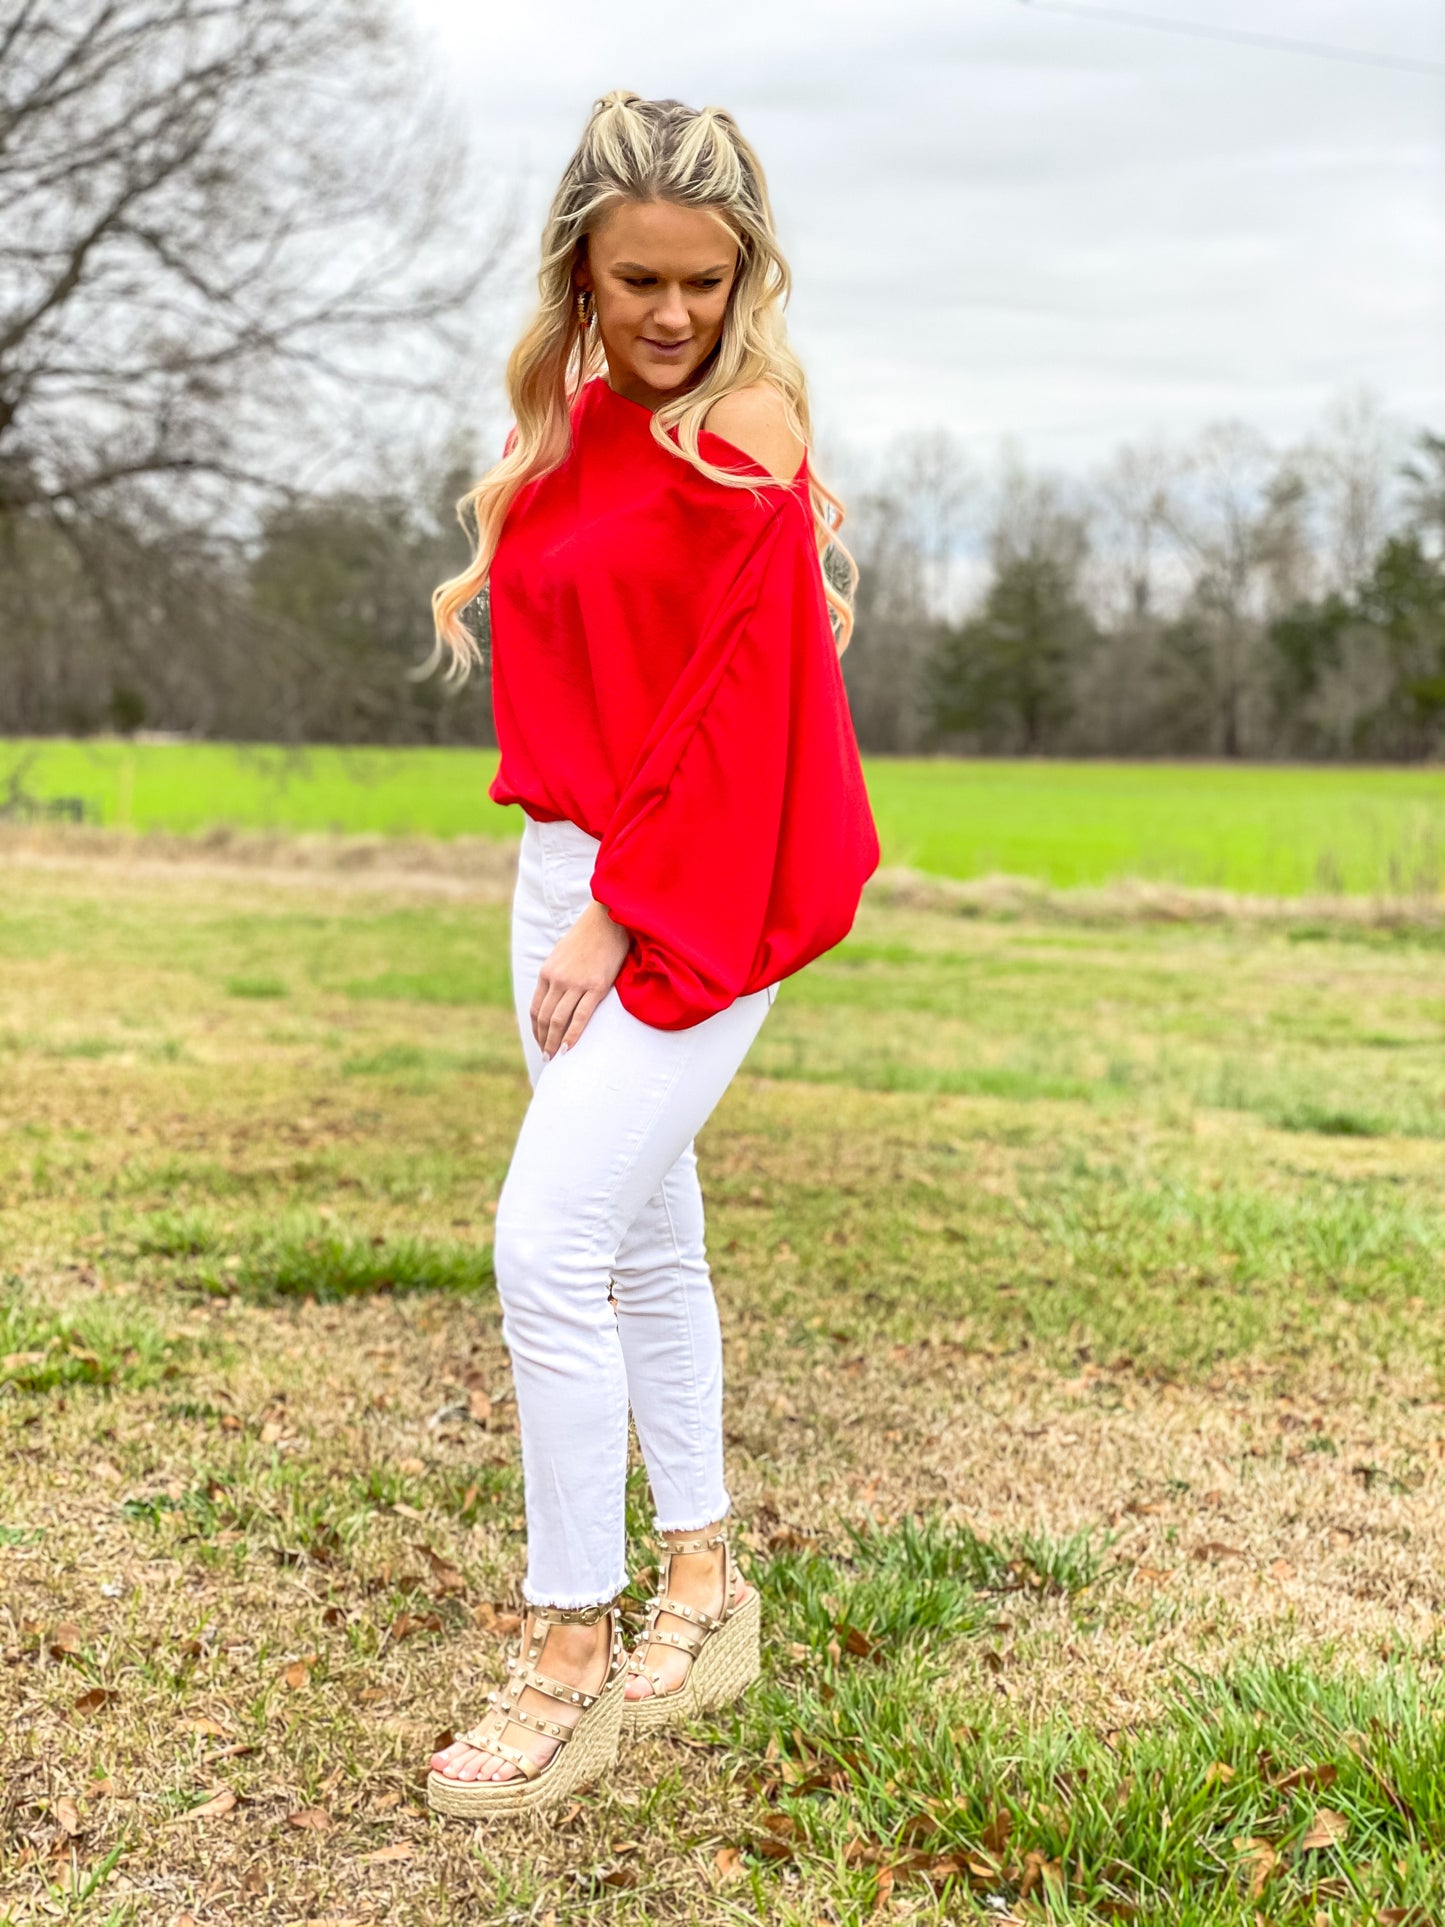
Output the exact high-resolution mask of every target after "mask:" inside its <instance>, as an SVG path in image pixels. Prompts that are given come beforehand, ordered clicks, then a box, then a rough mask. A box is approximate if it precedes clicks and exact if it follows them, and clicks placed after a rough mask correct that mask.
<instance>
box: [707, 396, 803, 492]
mask: <svg viewBox="0 0 1445 1927" xmlns="http://www.w3.org/2000/svg"><path fill="white" fill-rule="evenodd" d="M704 426H705V427H707V428H710V429H711V430H712V432H713V433H714V434H715V435H721V436H722V437H723V439H724V440H725V441H729V442H731V443H732V444H733V446H734V448H740V449H741V450H742V451H743V453H744V454H745V455H751V456H752V458H753V460H754V461H755V462H757V463H759V464H760V465H761V466H762V467H763V468H765V469H767V471H768V473H769V474H770V475H775V476H776V477H777V478H778V480H779V481H782V482H791V481H792V479H793V477H794V476H795V475H796V474H797V472H798V470H799V468H800V467H801V466H802V461H803V456H804V454H805V453H806V452H807V451H806V445H805V443H804V442H803V440H802V438H801V437H800V436H799V434H798V433H797V431H796V429H794V427H793V426H792V423H791V422H790V421H789V419H788V405H787V403H786V401H784V399H783V396H782V393H781V392H780V390H778V389H776V388H774V386H773V384H772V383H771V382H770V381H755V382H752V383H750V384H749V386H748V387H746V388H735V389H734V390H733V392H732V393H731V394H730V395H724V396H722V397H721V399H720V400H718V401H715V402H714V403H713V405H712V407H711V408H710V409H709V410H708V411H707V419H706V421H705V423H704Z"/></svg>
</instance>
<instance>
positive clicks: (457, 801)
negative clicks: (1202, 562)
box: [0, 741, 1445, 897]
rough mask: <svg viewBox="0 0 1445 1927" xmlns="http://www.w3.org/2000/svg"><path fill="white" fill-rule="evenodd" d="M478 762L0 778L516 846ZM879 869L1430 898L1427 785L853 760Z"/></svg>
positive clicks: (413, 759) (351, 752)
mask: <svg viewBox="0 0 1445 1927" xmlns="http://www.w3.org/2000/svg"><path fill="white" fill-rule="evenodd" d="M496 763H497V759H496V753H495V752H494V751H488V750H470V749H367V748H362V749H355V748H336V747H329V748H284V747H274V746H264V745H261V746H250V747H248V746H231V745H225V744H209V743H196V744H130V743H125V742H119V741H75V742H62V741H56V742H52V741H44V742H24V741H12V742H8V743H4V744H0V799H3V795H4V791H5V786H6V783H7V781H8V780H9V779H10V778H11V777H12V775H18V776H19V777H20V779H21V781H22V782H23V785H24V788H25V789H26V790H27V791H28V792H29V793H30V794H32V795H34V796H37V797H42V798H51V797H61V796H70V797H76V798H79V799H81V800H82V801H83V802H84V803H85V805H86V806H87V811H88V812H89V813H90V814H91V815H92V818H93V819H98V820H99V821H101V822H102V823H105V824H108V825H115V826H120V827H124V828H130V829H136V830H168V831H175V832H180V833H186V834H189V833H193V832H200V831H205V830H208V829H212V828H216V827H222V826H226V827H232V828H237V829H249V830H274V831H307V832H339V833H348V834H353V835H354V834H380V835H387V836H391V835H424V836H435V837H444V838H449V837H455V836H460V835H483V836H495V837H499V838H505V837H510V836H515V835H517V834H518V833H519V831H520V827H521V813H520V811H518V810H516V809H508V810H502V809H498V808H497V807H496V806H495V805H494V804H492V803H491V802H489V801H488V799H487V794H486V792H487V785H488V783H489V782H490V781H491V778H492V776H493V774H494V772H495V769H496ZM866 768H867V776H868V786H869V793H870V795H871V797H872V801H873V809H874V814H875V817H876V819H877V823H878V829H879V836H880V840H881V843H882V846H883V862H884V863H885V864H887V865H892V864H902V865H908V866H912V867H915V868H917V869H920V870H924V871H928V872H931V873H933V874H935V875H939V876H948V877H958V878H968V877H978V876H987V875H991V874H997V875H1009V876H1021V877H1031V878H1035V879H1037V880H1038V881H1040V882H1043V883H1047V884H1050V885H1053V886H1055V887H1057V888H1069V887H1071V886H1075V885H1083V884H1106V883H1111V882H1115V881H1118V880H1121V879H1125V878H1141V879H1147V880H1151V881H1164V882H1171V883H1178V884H1186V885H1191V886H1198V887H1208V888H1215V889H1222V890H1235V891H1244V892H1257V893H1263V894H1269V895H1281V896H1297V895H1302V894H1311V893H1316V892H1324V893H1335V892H1341V893H1347V894H1352V895H1361V894H1364V895H1374V894H1380V895H1389V896H1392V897H1398V896H1418V895H1430V896H1433V895H1436V894H1438V892H1439V890H1440V888H1441V883H1442V878H1445V771H1440V770H1433V769H1432V770H1422V769H1355V768H1333V767H1331V768H1324V767H1309V768H1298V767H1276V766H1260V765H1249V766H1234V765H1221V764H1208V763H1191V764H1181V763H1077V762H1076V763H1069V762H1022V761H1013V762H1010V761H966V760H961V759H954V758H907V757H870V758H868V759H866Z"/></svg>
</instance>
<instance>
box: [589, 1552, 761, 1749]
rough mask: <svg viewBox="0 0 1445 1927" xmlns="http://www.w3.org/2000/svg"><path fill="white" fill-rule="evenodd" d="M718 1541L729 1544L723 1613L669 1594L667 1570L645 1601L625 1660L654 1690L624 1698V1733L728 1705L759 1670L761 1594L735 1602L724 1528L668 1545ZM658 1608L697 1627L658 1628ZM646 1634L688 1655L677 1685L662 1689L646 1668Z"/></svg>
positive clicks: (645, 1730) (733, 1571) (734, 1579)
mask: <svg viewBox="0 0 1445 1927" xmlns="http://www.w3.org/2000/svg"><path fill="white" fill-rule="evenodd" d="M718 1545H722V1546H725V1547H726V1548H727V1556H726V1559H725V1561H724V1572H723V1585H724V1592H723V1599H724V1605H723V1609H722V1611H721V1613H719V1614H717V1615H716V1616H714V1615H713V1614H712V1613H705V1612H702V1611H700V1610H699V1609H698V1608H697V1607H696V1606H688V1605H684V1604H683V1603H682V1602H681V1601H680V1600H677V1599H670V1598H669V1597H668V1595H667V1580H666V1577H665V1576H664V1579H663V1582H662V1585H661V1586H660V1588H659V1590H658V1592H657V1594H656V1595H655V1596H654V1597H653V1598H652V1599H650V1600H649V1601H648V1610H647V1624H646V1626H645V1628H644V1629H643V1632H642V1634H641V1636H640V1638H639V1639H638V1643H637V1649H636V1651H634V1652H633V1654H632V1656H631V1658H630V1659H629V1660H628V1662H627V1668H628V1671H629V1672H630V1673H637V1674H640V1675H641V1676H642V1677H643V1678H644V1679H650V1680H651V1681H652V1691H651V1692H650V1693H648V1694H647V1695H646V1696H645V1697H644V1698H642V1699H635V1700H632V1699H630V1700H624V1701H623V1706H622V1737H623V1738H624V1739H631V1738H632V1737H633V1736H634V1735H635V1734H639V1733H655V1732H657V1731H658V1730H659V1729H660V1728H662V1727H667V1726H676V1725H679V1724H680V1723H681V1722H682V1721H684V1720H689V1719H694V1718H696V1717H697V1715H698V1714H700V1713H707V1712H710V1711H712V1709H713V1708H714V1707H718V1706H726V1705H728V1704H729V1703H730V1702H731V1701H732V1700H735V1699H736V1698H737V1697H738V1695H739V1694H740V1693H741V1692H742V1691H743V1690H744V1688H746V1687H747V1686H749V1685H750V1684H751V1683H752V1681H753V1680H755V1679H756V1678H757V1677H758V1675H759V1673H760V1672H761V1671H762V1637H761V1628H762V1600H761V1598H760V1597H759V1595H758V1594H757V1593H756V1592H750V1593H749V1594H748V1596H747V1598H746V1599H744V1600H742V1601H741V1603H739V1604H736V1605H735V1604H734V1603H733V1602H734V1599H735V1598H736V1595H737V1582H738V1573H737V1566H736V1565H735V1563H734V1561H733V1554H732V1547H731V1546H730V1545H729V1544H728V1540H727V1535H726V1533H722V1532H719V1533H715V1534H713V1536H712V1537H711V1538H698V1539H689V1540H680V1539H676V1538H674V1539H673V1540H672V1541H671V1543H670V1544H669V1547H668V1550H669V1552H707V1551H711V1550H712V1548H713V1547H714V1546H718ZM662 1613H674V1614H676V1615H677V1617H678V1618H680V1619H684V1620H689V1621H691V1623H692V1625H693V1626H695V1627H696V1628H697V1631H696V1632H695V1633H694V1632H691V1631H688V1632H683V1633H671V1632H666V1633H665V1632H659V1631H658V1630H657V1621H658V1617H659V1615H660V1614H662ZM650 1640H657V1641H659V1642H661V1643H662V1644H664V1645H668V1646H678V1647H680V1648H681V1649H682V1650H683V1652H685V1653H687V1654H688V1655H689V1657H690V1659H691V1662H692V1663H691V1665H689V1667H688V1669H687V1672H686V1674H685V1675H684V1677H683V1681H682V1684H681V1685H680V1686H675V1687H673V1688H672V1689H671V1690H664V1688H663V1683H662V1676H661V1675H660V1674H658V1673H652V1672H649V1671H648V1670H647V1668H646V1667H645V1666H644V1665H643V1664H642V1658H641V1655H642V1653H643V1651H644V1650H645V1648H646V1646H647V1644H648V1642H649V1641H650Z"/></svg>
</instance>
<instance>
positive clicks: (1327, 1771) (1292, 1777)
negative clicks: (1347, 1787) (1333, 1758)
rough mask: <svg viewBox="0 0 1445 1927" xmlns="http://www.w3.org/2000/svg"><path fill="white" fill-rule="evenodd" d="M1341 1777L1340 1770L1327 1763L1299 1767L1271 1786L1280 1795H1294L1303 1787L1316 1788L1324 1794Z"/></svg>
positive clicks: (1274, 1781) (1273, 1782)
mask: <svg viewBox="0 0 1445 1927" xmlns="http://www.w3.org/2000/svg"><path fill="white" fill-rule="evenodd" d="M1339 1777H1340V1769H1339V1768H1338V1767H1337V1766H1330V1765H1329V1764H1328V1763H1326V1764H1324V1765H1322V1766H1297V1767H1296V1768H1295V1769H1294V1771H1293V1773H1285V1774H1283V1775H1281V1777H1280V1778H1279V1779H1278V1780H1273V1781H1271V1783H1270V1784H1271V1785H1272V1786H1273V1787H1274V1788H1275V1790H1276V1791H1277V1792H1279V1793H1293V1792H1294V1791H1295V1790H1296V1789H1297V1788H1299V1787H1302V1786H1307V1787H1314V1788H1315V1789H1316V1790H1317V1791H1318V1792H1320V1793H1323V1792H1324V1790H1325V1788H1326V1787H1332V1786H1333V1785H1334V1783H1335V1781H1336V1780H1338V1779H1339Z"/></svg>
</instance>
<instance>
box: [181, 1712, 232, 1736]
mask: <svg viewBox="0 0 1445 1927" xmlns="http://www.w3.org/2000/svg"><path fill="white" fill-rule="evenodd" d="M186 1725H187V1726H189V1727H190V1729H191V1731H192V1732H193V1733H201V1734H204V1735H206V1736H207V1737H209V1738H210V1739H213V1740H229V1739H230V1737H231V1732H230V1728H229V1727H225V1726H222V1725H221V1724H220V1723H219V1721H217V1720H208V1719H205V1718H204V1717H198V1718H196V1719H193V1720H187V1721H186Z"/></svg>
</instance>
